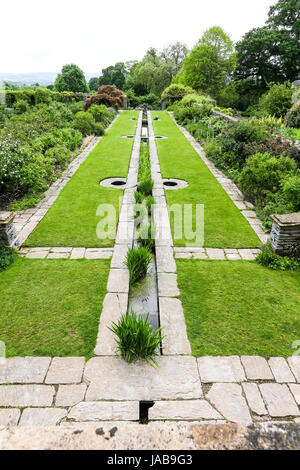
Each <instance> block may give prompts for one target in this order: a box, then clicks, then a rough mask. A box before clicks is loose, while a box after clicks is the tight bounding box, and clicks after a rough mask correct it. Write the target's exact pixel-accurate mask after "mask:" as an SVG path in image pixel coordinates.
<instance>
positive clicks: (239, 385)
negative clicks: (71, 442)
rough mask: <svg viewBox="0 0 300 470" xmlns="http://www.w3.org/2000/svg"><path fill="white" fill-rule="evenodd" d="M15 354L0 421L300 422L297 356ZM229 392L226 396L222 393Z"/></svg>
mask: <svg viewBox="0 0 300 470" xmlns="http://www.w3.org/2000/svg"><path fill="white" fill-rule="evenodd" d="M158 362H159V366H160V369H154V368H153V367H152V366H151V365H149V364H147V363H145V362H143V361H141V362H138V363H136V364H131V365H129V364H126V363H125V362H124V361H123V360H122V359H121V358H117V357H115V356H101V357H94V358H92V359H90V360H89V361H87V362H85V360H84V358H82V357H65V358H63V357H54V358H50V357H24V358H21V357H15V358H8V359H6V363H5V365H2V366H1V367H0V384H1V385H0V425H2V426H16V425H19V426H31V425H35V426H50V425H63V424H64V423H67V422H69V421H72V422H74V421H75V422H78V423H83V422H100V421H126V422H127V421H132V422H138V421H139V419H140V415H139V402H140V401H153V402H154V405H153V406H152V407H151V408H150V409H149V416H148V417H149V422H152V421H167V420H174V421H201V422H204V423H205V422H207V423H211V422H213V423H225V422H227V421H229V422H233V423H238V424H241V425H249V424H252V423H259V422H269V421H277V420H279V421H280V420H284V421H289V422H296V423H299V422H300V410H299V406H300V357H299V356H292V357H290V358H288V359H287V360H286V359H284V358H282V357H273V358H270V359H269V360H268V361H267V360H266V359H264V358H263V357H258V356H241V357H238V356H229V357H199V358H195V357H192V356H178V355H174V356H167V355H164V356H161V357H160V358H159V359H158ZM225 396H226V400H224V397H225Z"/></svg>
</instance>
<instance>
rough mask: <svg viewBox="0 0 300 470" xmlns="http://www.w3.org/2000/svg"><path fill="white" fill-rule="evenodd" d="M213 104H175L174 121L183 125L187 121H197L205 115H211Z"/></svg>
mask: <svg viewBox="0 0 300 470" xmlns="http://www.w3.org/2000/svg"><path fill="white" fill-rule="evenodd" d="M212 109H213V106H212V105H211V104H208V103H207V104H203V105H202V106H199V105H198V104H192V105H191V106H179V105H178V106H177V107H176V108H175V110H174V117H175V119H176V121H178V122H179V123H180V124H182V125H183V126H185V125H186V124H188V123H189V122H197V121H199V120H201V119H203V118H204V117H206V116H210V115H211V111H212Z"/></svg>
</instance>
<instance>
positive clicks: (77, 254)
mask: <svg viewBox="0 0 300 470" xmlns="http://www.w3.org/2000/svg"><path fill="white" fill-rule="evenodd" d="M113 251H114V249H113V247H111V248H83V247H63V246H56V247H44V246H43V247H34V248H29V247H23V248H20V250H19V255H20V256H23V257H25V258H30V259H33V258H34V259H45V258H47V259H60V258H62V259H63V258H65V259H82V258H85V259H110V258H111V257H112V255H113Z"/></svg>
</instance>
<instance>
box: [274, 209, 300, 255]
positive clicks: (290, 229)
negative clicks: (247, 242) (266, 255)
mask: <svg viewBox="0 0 300 470" xmlns="http://www.w3.org/2000/svg"><path fill="white" fill-rule="evenodd" d="M272 220H273V226H272V231H271V236H270V240H271V244H272V248H273V250H274V252H275V253H276V254H278V255H282V256H284V255H288V254H289V253H290V252H291V249H292V248H293V247H295V245H297V244H298V245H299V244H300V212H296V213H292V214H281V215H273V216H272Z"/></svg>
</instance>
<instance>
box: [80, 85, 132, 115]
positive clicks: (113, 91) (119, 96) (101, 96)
mask: <svg viewBox="0 0 300 470" xmlns="http://www.w3.org/2000/svg"><path fill="white" fill-rule="evenodd" d="M123 99H124V95H123V92H122V91H121V90H118V88H115V87H114V86H112V85H102V86H101V87H100V88H99V89H98V91H97V93H96V94H95V95H92V96H91V97H90V98H87V99H86V100H85V103H84V110H85V111H87V110H88V109H89V108H90V107H91V106H92V105H93V104H97V105H100V104H104V105H106V106H111V107H113V108H115V109H118V108H120V107H121V106H122V104H123Z"/></svg>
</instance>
